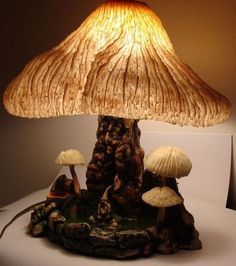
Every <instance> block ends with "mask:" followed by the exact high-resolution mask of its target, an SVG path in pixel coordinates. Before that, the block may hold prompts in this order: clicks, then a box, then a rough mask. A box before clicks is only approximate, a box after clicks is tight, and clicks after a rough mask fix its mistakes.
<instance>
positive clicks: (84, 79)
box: [4, 1, 230, 127]
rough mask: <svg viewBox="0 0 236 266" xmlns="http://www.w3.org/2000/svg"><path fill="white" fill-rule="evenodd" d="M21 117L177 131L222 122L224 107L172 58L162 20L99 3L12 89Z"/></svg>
mask: <svg viewBox="0 0 236 266" xmlns="http://www.w3.org/2000/svg"><path fill="white" fill-rule="evenodd" d="M4 104H5V107H6V109H7V110H8V112H9V113H11V114H13V115H17V116H22V117H31V118H32V117H36V118H40V117H50V116H61V115H76V114H100V115H109V116H116V117H123V118H132V119H154V120H159V121H165V122H169V123H173V124H179V125H193V126H197V127H198V126H210V125H214V124H217V123H223V122H225V121H226V120H227V119H228V118H229V115H230V103H229V101H228V100H227V99H226V98H225V97H224V96H223V95H221V94H220V93H218V92H217V91H215V90H213V89H212V88H210V87H209V86H208V85H207V84H206V83H205V82H204V81H202V80H201V79H200V78H199V77H198V76H197V75H196V74H195V73H194V72H193V71H192V70H191V69H190V68H189V67H188V66H187V65H185V64H184V63H182V62H181V61H180V59H179V58H178V56H177V55H176V54H175V52H174V50H173V47H172V44H171V42H170V40H169V38H168V36H167V33H166V31H165V29H164V28H163V26H162V24H161V21H160V19H159V18H158V17H157V16H156V15H155V13H154V12H153V11H152V10H151V9H150V8H149V7H147V6H146V5H145V4H144V3H141V2H138V1H105V2H104V3H103V4H101V5H100V6H99V7H98V8H97V9H96V10H95V11H94V12H93V13H92V14H91V15H90V16H89V17H88V18H87V19H86V20H85V22H84V23H83V24H82V25H81V26H80V27H79V28H78V29H77V30H76V31H75V32H73V33H72V34H71V35H70V36H68V37H67V38H66V39H65V40H64V41H63V42H62V43H61V44H60V45H58V46H57V47H55V48H54V49H52V50H50V51H48V52H46V53H44V54H42V55H39V56H38V57H36V58H35V59H33V60H32V61H31V62H30V63H29V64H28V65H27V66H26V67H25V69H24V70H23V72H22V73H21V74H20V75H19V76H18V77H17V78H16V79H15V80H14V81H12V82H11V83H10V85H9V86H8V88H7V90H6V92H5V95H4Z"/></svg>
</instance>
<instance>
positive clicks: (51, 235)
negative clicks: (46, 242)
mask: <svg viewBox="0 0 236 266" xmlns="http://www.w3.org/2000/svg"><path fill="white" fill-rule="evenodd" d="M47 235H48V238H49V239H50V240H51V241H53V242H60V240H61V235H58V234H56V233H54V232H52V231H48V233H47Z"/></svg>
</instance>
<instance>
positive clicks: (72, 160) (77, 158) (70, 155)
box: [55, 149, 85, 165]
mask: <svg viewBox="0 0 236 266" xmlns="http://www.w3.org/2000/svg"><path fill="white" fill-rule="evenodd" d="M55 163H56V164H60V165H84V164H85V159H84V157H83V155H82V154H81V153H80V152H79V151H78V150H75V149H70V150H66V151H62V152H60V153H59V155H58V156H57V158H56V160H55Z"/></svg>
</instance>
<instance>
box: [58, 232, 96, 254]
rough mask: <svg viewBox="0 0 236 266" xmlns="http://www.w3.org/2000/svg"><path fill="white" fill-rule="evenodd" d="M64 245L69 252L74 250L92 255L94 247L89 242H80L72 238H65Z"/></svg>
mask: <svg viewBox="0 0 236 266" xmlns="http://www.w3.org/2000/svg"><path fill="white" fill-rule="evenodd" d="M61 240H62V243H63V245H64V247H65V248H67V249H69V250H74V251H77V252H80V253H83V254H92V253H93V246H92V245H91V244H90V243H89V241H88V240H78V239H74V238H70V237H66V236H63V237H62V239H61Z"/></svg>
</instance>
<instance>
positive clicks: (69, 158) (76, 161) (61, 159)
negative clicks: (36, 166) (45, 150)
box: [55, 149, 85, 197]
mask: <svg viewBox="0 0 236 266" xmlns="http://www.w3.org/2000/svg"><path fill="white" fill-rule="evenodd" d="M55 163H56V164H59V165H67V166H69V167H70V172H71V175H72V178H73V183H74V190H75V193H76V194H77V195H78V197H81V189H80V184H79V180H78V177H77V174H76V172H75V165H84V164H85V159H84V157H83V155H82V154H81V153H80V152H79V151H78V150H75V149H70V150H66V151H62V152H61V153H60V154H59V155H58V157H57V159H56V160H55Z"/></svg>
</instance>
